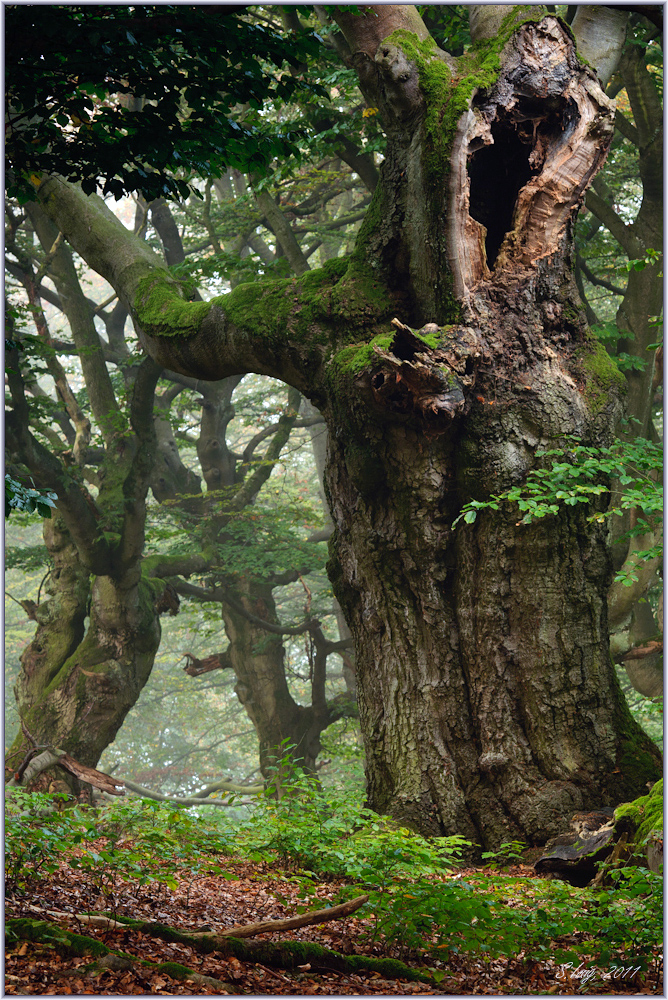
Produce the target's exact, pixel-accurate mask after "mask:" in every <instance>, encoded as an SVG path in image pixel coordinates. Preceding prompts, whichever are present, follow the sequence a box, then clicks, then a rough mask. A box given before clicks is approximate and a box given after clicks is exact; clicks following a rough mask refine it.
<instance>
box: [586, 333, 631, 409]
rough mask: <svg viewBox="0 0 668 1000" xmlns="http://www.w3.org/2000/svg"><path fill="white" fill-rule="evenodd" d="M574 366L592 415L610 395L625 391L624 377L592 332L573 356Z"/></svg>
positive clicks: (606, 401)
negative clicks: (581, 382) (582, 383)
mask: <svg viewBox="0 0 668 1000" xmlns="http://www.w3.org/2000/svg"><path fill="white" fill-rule="evenodd" d="M575 362H576V366H577V368H578V369H579V373H580V375H581V377H582V379H583V380H584V383H585V386H584V396H585V400H586V402H587V406H588V407H589V410H590V411H591V413H592V414H593V415H595V414H597V413H600V412H601V410H603V409H604V408H605V407H606V405H607V404H608V402H609V400H610V396H611V395H612V396H615V395H620V394H622V393H624V392H625V391H626V379H625V378H624V376H623V374H622V373H621V372H620V370H619V368H618V367H617V365H616V364H615V362H614V361H613V360H612V358H611V357H610V355H609V354H608V352H607V351H606V349H605V347H604V346H603V344H602V343H601V342H600V341H599V340H597V339H596V337H594V335H593V334H592V333H588V334H587V336H586V342H585V345H584V347H582V348H580V350H578V352H577V354H576V356H575Z"/></svg>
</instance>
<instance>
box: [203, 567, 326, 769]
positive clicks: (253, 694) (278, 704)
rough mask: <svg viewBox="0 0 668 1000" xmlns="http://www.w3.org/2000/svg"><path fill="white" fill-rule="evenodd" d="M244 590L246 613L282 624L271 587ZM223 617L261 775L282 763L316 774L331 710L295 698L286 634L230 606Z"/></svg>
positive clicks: (241, 699)
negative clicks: (253, 732) (272, 631)
mask: <svg viewBox="0 0 668 1000" xmlns="http://www.w3.org/2000/svg"><path fill="white" fill-rule="evenodd" d="M243 590H244V596H243V598H242V603H243V605H244V607H245V608H246V609H247V611H249V612H250V613H251V614H252V615H255V616H256V617H257V618H260V619H262V620H263V621H267V622H270V623H271V624H276V625H278V617H277V615H276V606H275V604H274V598H273V595H272V588H271V587H270V586H268V585H266V584H260V583H249V584H247V585H245V586H244V588H243ZM223 618H224V621H225V630H226V632H227V635H228V638H229V641H230V645H229V655H230V663H231V666H232V668H233V669H234V672H235V674H236V677H237V683H236V686H235V691H236V694H237V697H238V699H239V701H240V702H241V704H242V705H243V706H244V708H245V709H246V712H247V713H248V717H249V718H250V720H251V722H252V723H253V725H254V727H255V730H256V732H257V735H258V740H259V745H260V769H261V771H262V774H263V775H264V777H265V778H269V777H271V776H272V775H274V774H275V771H276V768H277V766H278V762H279V761H281V760H283V759H288V760H290V761H295V762H297V763H298V764H299V766H300V767H301V768H302V769H303V770H305V771H308V772H311V773H315V764H316V758H317V756H318V754H319V753H320V749H321V746H320V734H321V733H322V732H323V730H324V729H326V728H327V726H328V725H329V724H330V722H331V721H332V719H331V717H330V713H329V710H328V709H327V706H326V705H322V706H319V705H318V704H311V705H299V704H297V702H296V701H295V700H294V698H293V697H292V695H291V694H290V690H289V688H288V682H287V678H286V673H285V650H284V648H283V640H282V638H281V636H279V635H272V634H270V633H268V632H266V631H265V630H264V629H262V628H260V627H259V626H256V625H253V624H252V623H251V622H249V620H248V619H247V618H246V617H244V616H243V615H242V614H240V613H239V612H236V611H235V610H233V609H232V608H231V607H230V606H229V605H226V604H223Z"/></svg>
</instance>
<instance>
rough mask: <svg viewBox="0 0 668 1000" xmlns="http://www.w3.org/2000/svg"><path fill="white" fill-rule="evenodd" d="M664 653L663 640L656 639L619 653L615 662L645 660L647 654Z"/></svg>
mask: <svg viewBox="0 0 668 1000" xmlns="http://www.w3.org/2000/svg"><path fill="white" fill-rule="evenodd" d="M659 653H663V640H662V639H655V640H653V641H652V642H648V643H646V644H645V645H644V646H633V647H632V648H631V649H627V650H626V652H625V653H618V654H617V655H616V656H615V658H614V659H615V663H625V662H626V660H644V659H645V657H646V656H654V655H655V654H657V655H658V654H659Z"/></svg>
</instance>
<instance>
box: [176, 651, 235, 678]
mask: <svg viewBox="0 0 668 1000" xmlns="http://www.w3.org/2000/svg"><path fill="white" fill-rule="evenodd" d="M183 658H184V659H185V660H187V661H188V662H187V663H186V666H185V667H184V668H183V669H184V671H185V672H186V673H187V674H188V676H189V677H199V676H200V674H208V673H209V672H210V671H211V670H228V669H232V660H231V658H230V654H229V652H228V650H225V651H224V652H223V653H212V654H211V656H205V657H204V659H203V660H200V659H199V658H198V657H197V656H195V654H194V653H187V652H186V653H184V654H183Z"/></svg>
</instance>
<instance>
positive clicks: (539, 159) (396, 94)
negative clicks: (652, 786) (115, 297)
mask: <svg viewBox="0 0 668 1000" xmlns="http://www.w3.org/2000/svg"><path fill="white" fill-rule="evenodd" d="M407 10H408V9H407V8H406V7H405V6H396V5H386V6H381V7H378V8H364V9H363V13H362V16H360V17H352V16H347V15H346V17H345V18H343V15H341V16H340V17H338V20H339V23H340V25H341V26H342V28H343V30H344V32H345V34H346V38H347V41H348V43H349V45H350V48H351V50H352V51H353V53H356V54H357V56H354V58H356V59H357V63H356V64H357V65H358V69H359V75H360V81H361V85H362V87H363V90H364V92H365V95H366V96H367V99H368V100H371V101H373V106H375V107H378V108H379V109H380V113H381V114H382V116H383V121H384V127H385V130H386V134H387V136H388V142H387V148H386V154H385V160H384V163H383V167H382V174H381V180H380V183H379V185H378V188H377V189H376V193H375V195H374V199H373V202H372V204H371V206H370V209H369V212H368V214H367V217H366V219H365V221H364V223H363V224H362V227H361V230H360V234H359V237H358V240H357V244H356V247H355V250H354V252H353V254H352V255H351V257H350V259H349V260H348V261H333V262H330V263H329V264H328V265H327V266H326V267H325V268H324V269H323V270H322V271H321V272H311V273H308V274H305V275H303V276H302V277H301V278H300V279H296V280H293V281H287V282H270V283H268V284H266V285H265V286H260V287H259V288H253V289H252V290H251V292H249V291H248V289H244V288H243V286H239V288H237V289H236V290H235V291H234V292H232V293H231V294H230V295H229V296H226V297H223V298H221V299H219V300H215V301H214V302H213V303H206V304H201V305H192V304H188V303H185V302H183V300H182V298H181V297H180V295H179V292H178V289H176V288H175V287H174V285H173V284H170V280H169V279H168V278H167V277H166V276H165V274H164V272H162V273H161V272H160V271H159V270H157V269H156V267H155V264H154V263H152V262H151V261H150V260H148V258H147V257H146V256H145V255H144V256H141V257H140V256H139V255H135V258H134V260H135V265H134V266H133V265H132V263H131V259H132V254H131V253H130V249H131V248H130V247H129V246H128V245H126V246H125V249H124V253H125V255H126V256H125V266H124V269H122V270H121V269H120V268H119V264H118V262H117V260H116V259H112V258H111V256H110V255H109V254H108V253H106V252H105V253H102V252H101V250H100V247H101V243H100V239H99V235H97V236H95V238H93V237H91V235H90V233H89V232H88V230H87V227H88V226H89V225H90V226H91V228H92V227H93V226H95V225H96V224H97V220H98V219H99V220H100V231H102V232H106V233H108V235H109V239H111V238H112V235H113V234H112V229H113V227H112V225H111V222H110V220H108V219H106V218H103V210H102V209H96V213H97V215H96V217H95V218H94V217H93V216H94V214H95V213H93V212H92V210H91V208H90V207H87V208H86V222H85V225H82V224H81V223H80V222H78V221H75V222H72V221H71V220H69V221H68V217H69V215H70V213H71V206H73V205H74V204H75V202H76V197H77V196H75V195H73V194H72V192H71V191H70V190H69V189H67V188H66V187H65V186H64V185H62V183H61V182H54V181H51V180H49V181H46V182H45V183H43V184H42V186H41V187H40V195H41V196H43V197H44V199H45V205H46V206H47V211H49V212H50V213H51V214H52V216H53V217H54V218H58V219H60V220H62V224H61V223H59V225H60V226H61V228H63V226H66V227H67V228H66V229H63V231H64V232H65V233H66V235H67V236H68V238H69V239H70V240H72V241H73V243H74V244H75V246H76V247H77V249H78V251H79V252H80V253H81V254H82V255H83V256H84V257H85V258H86V259H87V260H89V263H91V264H92V266H94V267H96V269H100V268H101V269H102V273H104V274H105V276H106V277H107V278H108V280H110V281H112V283H114V284H115V287H116V288H117V290H118V292H119V295H120V296H121V297H123V298H124V301H126V302H127V304H128V307H129V308H131V309H132V310H133V313H134V316H135V319H136V321H137V324H138V326H139V327H140V328H141V330H142V337H143V343H144V345H145V348H146V350H147V351H149V352H150V353H151V354H152V355H153V356H154V357H155V358H157V359H159V363H160V364H163V365H165V366H166V367H169V368H171V369H173V370H176V371H182V372H185V373H187V374H190V375H193V376H195V377H202V378H211V379H213V378H222V377H224V376H226V375H231V374H236V373H238V372H240V371H249V370H250V371H258V372H262V373H266V374H271V375H273V376H274V377H277V378H281V379H283V380H284V381H287V382H288V383H290V384H292V385H294V386H296V387H297V388H299V389H300V391H302V392H303V393H304V394H305V395H307V396H308V397H309V398H310V399H311V401H312V402H313V403H314V405H315V406H317V408H318V409H319V410H320V411H321V412H322V413H323V415H324V416H325V419H326V421H327V426H328V432H329V441H330V445H329V460H328V470H327V489H328V494H329V501H330V509H331V512H332V518H333V521H334V526H335V531H334V535H333V537H332V540H331V543H330V545H331V549H330V552H331V558H330V565H329V570H330V577H331V579H332V583H333V585H334V589H335V593H336V595H337V597H338V599H339V602H340V604H341V606H342V608H343V610H344V613H345V616H346V619H347V621H348V624H349V626H350V629H351V631H352V634H353V637H354V639H355V645H356V665H357V674H358V697H359V704H360V718H361V722H362V731H363V734H364V741H365V747H366V755H367V765H366V769H367V780H368V790H369V802H370V804H371V805H372V807H374V808H376V809H379V810H382V811H389V812H391V813H392V814H393V815H394V816H396V817H397V818H398V819H400V820H401V821H403V822H407V823H410V824H411V825H413V826H415V827H416V828H418V829H420V830H421V831H423V832H425V833H430V834H432V833H433V834H452V833H461V834H464V835H466V836H468V837H470V838H471V839H472V840H474V841H476V842H477V843H482V844H484V845H485V846H495V845H498V844H499V843H500V842H502V841H504V840H508V839H510V838H514V837H521V838H523V839H525V840H528V841H529V842H532V843H539V842H543V841H544V840H545V839H547V838H548V837H550V836H553V835H554V834H556V833H558V832H559V831H560V829H561V828H563V825H564V822H565V821H566V822H567V821H568V819H569V818H570V816H572V814H573V812H574V811H576V810H581V809H589V808H593V807H596V806H601V805H606V804H614V803H617V802H619V801H622V800H624V799H629V798H633V797H634V795H637V794H639V793H640V791H641V790H642V789H643V788H644V785H645V783H646V781H647V780H649V779H652V778H654V777H656V776H658V774H659V773H660V757H659V754H658V751H657V750H656V748H655V747H654V745H653V744H652V743H651V741H650V740H649V738H647V737H646V736H645V735H644V734H643V733H642V731H641V730H640V728H639V727H638V726H637V725H636V724H635V723H634V722H633V720H632V718H631V716H630V714H629V712H628V709H627V708H626V705H625V702H624V699H623V696H622V693H621V691H620V689H619V686H618V684H617V681H616V677H615V673H614V670H613V667H612V664H611V662H610V657H609V651H608V624H607V612H606V591H607V588H608V585H609V583H610V579H611V569H610V560H609V555H608V552H607V549H606V541H605V538H604V536H603V533H602V532H601V530H600V528H599V527H597V526H596V525H595V524H591V523H589V522H588V521H587V519H586V516H585V514H584V513H583V512H582V510H581V509H579V508H578V509H573V508H564V509H563V510H561V511H560V512H558V513H557V514H556V515H553V516H550V517H549V518H546V519H544V520H543V521H540V522H537V523H535V524H531V525H528V526H527V525H525V524H522V523H518V521H519V517H518V515H517V513H516V512H515V511H513V510H505V511H499V512H495V513H493V514H492V513H489V512H487V513H485V514H483V515H480V516H479V517H478V519H477V520H476V522H475V523H473V524H464V525H462V524H460V525H459V526H458V527H453V521H454V520H455V519H456V517H457V515H458V514H459V512H460V511H461V509H462V505H463V503H465V502H467V501H470V500H478V501H485V500H488V499H489V498H490V497H492V496H493V495H494V494H496V493H499V492H501V491H503V490H504V489H506V488H507V487H509V486H512V485H514V484H517V483H520V482H521V481H522V480H523V478H524V477H525V475H526V473H527V472H528V471H529V469H531V468H535V467H536V466H537V465H539V464H540V463H541V461H543V459H542V458H541V457H540V455H539V454H537V452H538V451H539V450H540V449H545V448H549V447H555V446H559V445H562V444H564V443H565V437H566V435H575V436H577V437H579V438H580V439H581V440H582V441H583V443H585V444H606V443H608V442H609V440H610V438H611V434H612V430H613V427H614V424H615V422H616V419H617V418H618V416H619V413H620V404H619V397H620V394H621V384H620V378H619V375H618V373H617V372H616V370H615V369H614V367H613V366H612V364H611V363H610V362H609V360H608V359H607V355H606V354H605V352H604V351H603V350H602V349H601V348H599V346H598V345H597V344H596V342H595V341H594V340H593V338H591V337H590V335H589V334H588V331H587V326H586V318H585V316H584V314H583V310H582V307H581V304H580V302H579V299H578V296H577V290H576V287H575V283H574V281H573V277H572V228H573V221H574V217H575V214H576V213H577V210H578V207H579V205H580V203H581V202H582V199H583V198H584V195H585V192H586V190H587V187H588V186H589V184H590V183H591V181H592V179H593V177H594V175H595V174H596V171H597V170H598V169H599V167H600V165H601V163H602V162H603V160H604V158H605V155H606V150H607V147H608V144H609V141H610V138H611V135H612V129H613V121H614V108H613V106H612V104H611V102H610V101H608V100H607V98H606V97H605V95H604V94H603V92H602V91H601V89H600V86H599V84H598V82H597V80H596V77H595V75H594V73H593V71H592V70H591V69H589V68H587V67H585V66H583V65H582V64H580V63H579V62H578V59H577V55H576V51H575V48H574V45H573V42H572V38H571V36H570V34H569V32H568V31H567V30H566V29H565V28H563V27H562V25H561V24H560V22H559V21H558V20H557V19H556V18H554V17H545V18H542V19H541V17H542V15H541V13H540V12H539V11H537V12H535V13H534V14H533V15H532V11H531V10H530V11H529V12H528V13H527V11H526V9H525V8H515V9H509V17H508V19H505V18H504V19H503V21H502V24H501V28H500V29H499V32H498V33H497V35H496V36H494V37H493V38H490V39H488V40H486V41H483V42H481V43H480V44H479V45H478V46H477V47H476V48H475V49H474V50H473V51H472V53H467V54H466V55H465V56H464V57H462V60H461V61H460V64H459V68H458V73H457V74H456V75H455V76H453V75H452V74H451V72H450V70H449V69H448V66H447V64H446V61H445V60H444V59H442V58H441V55H440V54H439V52H438V50H437V49H436V47H435V46H434V45H433V43H432V42H431V40H430V39H429V37H428V33H427V35H425V33H424V32H423V30H422V28H424V25H423V26H422V28H420V26H419V25H417V22H414V21H409V22H407V20H406V16H407V13H406V12H407ZM376 13H378V17H376V16H375V15H376ZM527 18H528V19H527ZM344 21H345V24H344V23H343V22H344ZM381 22H382V25H381ZM523 22H524V23H523ZM420 23H421V22H420ZM407 24H408V28H407ZM416 25H417V28H418V30H417V31H416ZM381 28H382V30H381ZM424 31H425V32H426V29H424ZM79 217H80V216H79V215H77V218H79ZM114 232H116V231H114ZM113 238H114V239H116V238H117V237H116V236H114V237H113ZM142 253H144V251H142ZM251 295H252V301H251ZM393 318H397V321H396V322H394V323H391V320H393Z"/></svg>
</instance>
